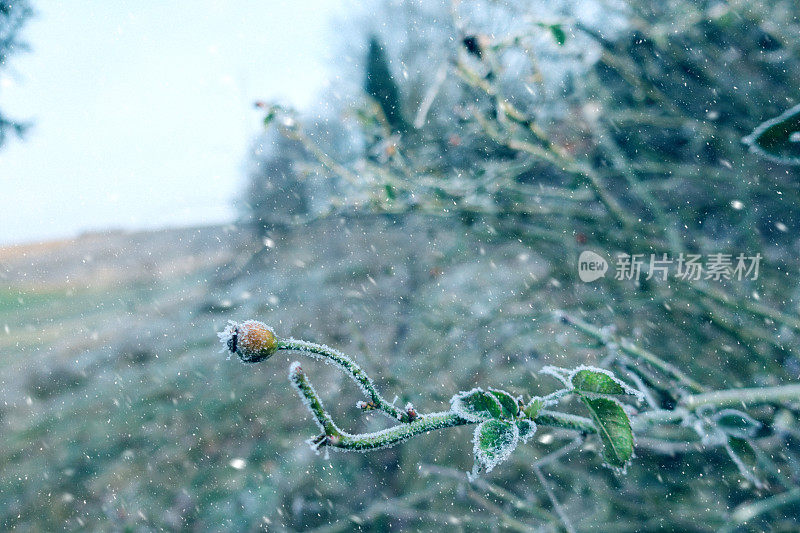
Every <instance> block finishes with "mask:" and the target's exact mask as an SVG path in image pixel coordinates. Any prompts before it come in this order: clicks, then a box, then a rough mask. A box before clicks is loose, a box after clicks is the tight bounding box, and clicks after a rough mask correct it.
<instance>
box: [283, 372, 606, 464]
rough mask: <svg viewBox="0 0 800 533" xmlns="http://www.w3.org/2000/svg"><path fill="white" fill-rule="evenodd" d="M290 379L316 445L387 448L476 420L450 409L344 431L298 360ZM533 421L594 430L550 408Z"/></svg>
mask: <svg viewBox="0 0 800 533" xmlns="http://www.w3.org/2000/svg"><path fill="white" fill-rule="evenodd" d="M289 379H290V380H291V381H292V384H293V385H294V386H295V388H296V389H297V392H298V393H299V394H300V397H301V398H302V400H303V403H305V404H306V406H307V407H308V409H309V411H311V414H312V415H313V416H314V419H315V420H316V422H317V424H318V425H319V426H320V428H321V429H322V431H323V434H322V435H321V436H320V437H318V438H316V439H314V440H313V444H314V445H315V446H316V447H320V446H332V447H334V448H342V449H346V450H360V451H367V450H377V449H379V448H388V447H390V446H394V445H395V444H398V443H400V442H403V441H405V440H407V439H409V438H411V437H415V436H417V435H421V434H422V433H427V432H429V431H434V430H437V429H444V428H449V427H456V426H466V425H471V424H476V423H477V422H472V421H469V420H465V419H464V418H461V417H460V416H458V415H457V414H455V413H453V412H452V411H442V412H439V413H430V414H426V415H420V416H419V418H417V419H415V420H414V421H412V422H408V423H406V424H400V425H397V426H393V427H390V428H387V429H384V430H381V431H376V432H374V433H357V434H351V433H347V432H346V431H343V430H342V429H340V428H339V427H337V426H336V424H335V423H334V422H333V419H332V418H331V416H330V415H329V414H328V412H327V411H326V410H325V407H323V405H322V401H321V400H320V399H319V396H318V395H317V392H316V391H315V390H314V387H312V386H311V383H310V382H309V381H308V378H307V377H306V375H305V373H304V372H303V369H302V368H300V364H299V363H293V364H292V367H291V370H290V371H289ZM534 421H535V422H536V423H537V424H538V425H540V426H550V427H557V428H561V429H571V430H576V431H581V432H584V433H594V432H595V431H596V430H595V428H594V426H593V425H592V421H591V420H589V419H588V418H583V417H581V416H576V415H570V414H566V413H556V412H553V411H544V410H543V411H541V412H540V413H539V416H537V417H536V418H535V419H534Z"/></svg>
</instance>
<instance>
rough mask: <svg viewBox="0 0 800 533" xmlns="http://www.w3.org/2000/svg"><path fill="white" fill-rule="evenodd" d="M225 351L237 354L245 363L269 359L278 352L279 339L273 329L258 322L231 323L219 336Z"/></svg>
mask: <svg viewBox="0 0 800 533" xmlns="http://www.w3.org/2000/svg"><path fill="white" fill-rule="evenodd" d="M217 335H218V336H219V340H220V342H221V343H222V345H223V346H224V348H223V351H228V352H229V353H231V354H236V355H238V356H239V359H241V360H242V361H243V362H245V363H258V362H259V361H263V360H265V359H269V358H270V357H271V356H272V354H274V353H275V352H276V351H277V350H278V339H277V338H276V337H275V332H274V331H272V328H270V327H269V326H267V325H266V324H264V323H263V322H259V321H257V320H247V321H245V322H242V323H241V324H237V323H236V322H233V321H230V322H228V325H227V327H226V328H225V331H223V332H222V333H218V334H217Z"/></svg>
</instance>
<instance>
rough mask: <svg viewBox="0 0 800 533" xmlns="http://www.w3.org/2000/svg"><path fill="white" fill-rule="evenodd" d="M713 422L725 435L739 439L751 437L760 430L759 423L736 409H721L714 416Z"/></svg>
mask: <svg viewBox="0 0 800 533" xmlns="http://www.w3.org/2000/svg"><path fill="white" fill-rule="evenodd" d="M714 422H716V423H717V427H719V428H720V429H721V430H722V431H723V432H725V433H726V434H727V435H730V436H732V437H738V438H740V439H746V438H748V437H753V436H755V434H756V432H758V430H759V429H761V422H759V421H758V420H755V419H754V418H753V417H751V416H750V415H748V414H747V413H743V412H741V411H739V410H737V409H723V410H722V411H720V412H718V413H717V414H716V415H714Z"/></svg>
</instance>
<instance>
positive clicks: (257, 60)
mask: <svg viewBox="0 0 800 533" xmlns="http://www.w3.org/2000/svg"><path fill="white" fill-rule="evenodd" d="M132 6H135V7H136V9H133V7H132ZM337 6H338V8H337ZM341 6H342V4H341V2H340V1H333V2H332V1H330V0H305V1H303V2H291V1H277V0H273V1H268V2H264V1H261V2H259V1H237V2H223V1H213V0H192V1H191V2H190V1H184V2H136V3H129V2H119V1H108V0H93V1H82V2H57V1H39V2H35V8H36V9H37V11H38V14H37V16H36V18H34V19H32V20H31V21H30V22H29V23H28V26H27V28H26V31H25V33H24V38H25V40H26V41H27V42H28V43H29V44H30V46H31V49H32V50H31V52H29V53H24V54H19V55H16V56H14V57H12V58H11V60H10V64H11V68H10V69H6V70H4V71H3V73H2V74H0V109H3V110H4V111H5V112H6V113H7V114H9V115H10V116H13V117H15V118H23V119H30V120H31V121H32V122H33V123H34V127H33V128H32V129H31V130H30V132H29V134H28V135H27V137H26V139H25V140H24V141H17V140H12V141H11V142H10V143H8V144H7V145H6V146H5V148H4V149H2V150H0V245H3V244H9V243H18V242H27V241H35V240H47V239H54V238H61V237H67V236H72V235H76V234H78V233H80V232H82V231H87V230H97V229H104V228H131V229H134V228H152V227H163V226H169V225H187V224H195V223H214V222H222V221H228V220H232V219H233V218H234V216H235V210H234V209H233V199H234V198H235V196H236V194H237V192H238V190H239V189H240V188H241V187H242V185H243V183H244V181H245V180H244V174H243V169H244V164H243V162H244V161H245V156H246V152H247V147H248V144H249V142H250V140H252V138H253V137H254V136H255V135H256V134H257V133H258V132H259V130H260V118H261V113H260V112H258V111H256V110H254V109H253V105H252V104H253V102H254V101H255V100H258V99H267V100H270V99H279V100H281V101H283V102H287V103H290V104H293V105H295V106H297V107H299V108H305V109H307V108H308V107H309V106H311V105H312V104H313V101H314V97H315V95H317V94H318V93H319V92H320V91H321V89H322V88H323V87H324V84H325V82H326V80H327V79H328V77H329V76H330V70H326V68H325V66H324V65H326V61H325V58H326V57H327V56H329V55H330V53H331V39H330V37H331V34H332V31H331V21H332V20H333V19H334V18H335V17H338V16H339V15H340V14H339V13H337V12H336V11H337V9H339V8H341Z"/></svg>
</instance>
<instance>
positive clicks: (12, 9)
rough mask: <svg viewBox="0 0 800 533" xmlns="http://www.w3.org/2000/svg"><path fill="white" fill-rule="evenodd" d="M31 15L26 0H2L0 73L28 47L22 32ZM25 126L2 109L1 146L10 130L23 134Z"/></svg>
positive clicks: (31, 12) (0, 119)
mask: <svg viewBox="0 0 800 533" xmlns="http://www.w3.org/2000/svg"><path fill="white" fill-rule="evenodd" d="M31 15H33V9H32V7H31V5H30V3H29V2H27V1H26V0H0V73H2V72H3V71H5V70H8V69H9V68H10V67H9V58H10V57H11V56H12V55H14V54H15V53H17V52H19V51H22V50H25V49H26V48H27V47H26V45H25V43H24V42H22V41H21V40H20V38H21V36H20V32H21V31H22V28H23V26H24V25H25V22H26V21H27V20H28V19H29V18H30V17H31ZM25 128H26V125H25V123H23V122H20V121H19V120H17V119H14V118H12V117H8V116H6V114H5V113H4V112H3V111H2V109H0V147H2V146H3V144H4V143H5V141H6V139H7V138H8V134H9V132H13V133H15V134H16V135H17V136H21V135H22V134H23V133H24V132H25Z"/></svg>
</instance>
